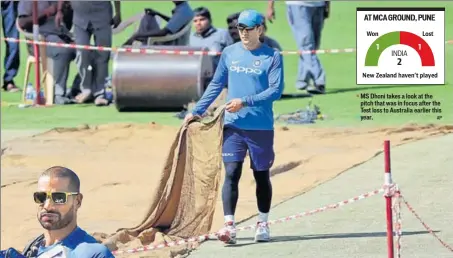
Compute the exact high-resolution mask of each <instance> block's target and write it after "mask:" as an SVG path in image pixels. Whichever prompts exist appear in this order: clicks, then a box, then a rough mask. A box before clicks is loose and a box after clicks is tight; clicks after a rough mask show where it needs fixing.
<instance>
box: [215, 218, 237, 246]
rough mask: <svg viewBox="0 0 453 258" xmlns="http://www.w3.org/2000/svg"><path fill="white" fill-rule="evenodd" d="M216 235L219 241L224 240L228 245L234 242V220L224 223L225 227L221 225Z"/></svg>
mask: <svg viewBox="0 0 453 258" xmlns="http://www.w3.org/2000/svg"><path fill="white" fill-rule="evenodd" d="M217 237H218V239H219V240H220V241H222V242H224V243H225V244H228V245H234V244H236V227H235V225H234V222H232V221H229V222H227V223H225V227H223V228H222V229H221V230H220V231H219V232H218V233H217Z"/></svg>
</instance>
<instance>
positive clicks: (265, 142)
mask: <svg viewBox="0 0 453 258" xmlns="http://www.w3.org/2000/svg"><path fill="white" fill-rule="evenodd" d="M247 151H248V152H249V156H250V164H251V168H252V169H253V170H256V171H264V170H268V169H270V168H271V167H272V165H273V164H274V158H275V153H274V131H273V130H241V129H237V128H232V127H227V126H226V127H225V128H224V129H223V148H222V157H223V162H241V161H244V159H245V155H246V154H247Z"/></svg>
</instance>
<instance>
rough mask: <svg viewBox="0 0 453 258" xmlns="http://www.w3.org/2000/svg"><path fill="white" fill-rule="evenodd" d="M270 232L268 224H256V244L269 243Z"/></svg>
mask: <svg viewBox="0 0 453 258" xmlns="http://www.w3.org/2000/svg"><path fill="white" fill-rule="evenodd" d="M269 233H270V230H269V225H268V224H267V222H258V223H256V231H255V242H269V241H270V234H269Z"/></svg>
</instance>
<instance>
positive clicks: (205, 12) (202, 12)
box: [193, 6, 212, 21]
mask: <svg viewBox="0 0 453 258" xmlns="http://www.w3.org/2000/svg"><path fill="white" fill-rule="evenodd" d="M193 12H194V16H202V17H206V19H208V20H210V21H212V19H211V12H210V11H209V9H208V8H206V7H204V6H200V7H197V8H195V9H193Z"/></svg>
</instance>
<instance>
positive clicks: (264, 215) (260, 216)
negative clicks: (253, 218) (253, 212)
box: [258, 212, 269, 222]
mask: <svg viewBox="0 0 453 258" xmlns="http://www.w3.org/2000/svg"><path fill="white" fill-rule="evenodd" d="M268 218H269V213H263V212H260V213H259V214H258V221H259V222H267V220H268Z"/></svg>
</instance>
